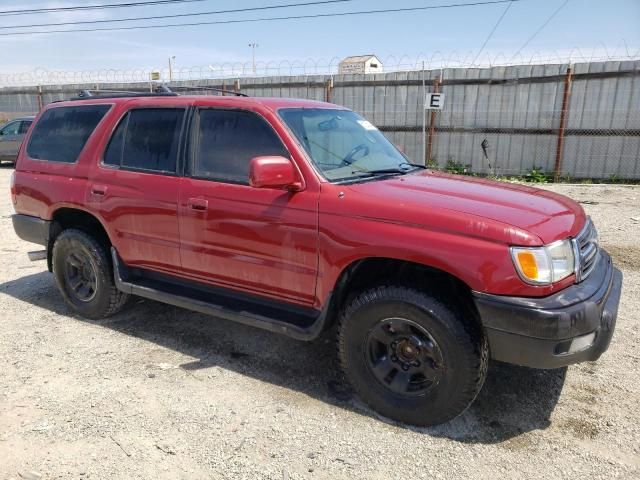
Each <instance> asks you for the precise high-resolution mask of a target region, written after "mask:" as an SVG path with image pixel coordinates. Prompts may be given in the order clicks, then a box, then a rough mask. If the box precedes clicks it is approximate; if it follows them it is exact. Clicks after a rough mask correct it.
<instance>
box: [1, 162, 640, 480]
mask: <svg viewBox="0 0 640 480" xmlns="http://www.w3.org/2000/svg"><path fill="white" fill-rule="evenodd" d="M10 173H11V169H10V168H1V169H0V217H1V218H0V365H1V368H0V479H11V478H13V479H16V480H17V479H20V478H31V479H38V478H44V479H53V478H64V479H67V478H76V479H87V478H94V479H138V478H140V479H205V478H206V479H211V478H215V479H217V478H225V479H226V478H228V479H278V480H287V479H301V478H305V479H307V478H308V479H385V480H386V479H407V478H410V479H422V478H424V479H427V478H428V479H431V478H442V479H452V478H474V479H476V478H506V477H511V478H545V479H549V478H621V479H626V478H628V479H631V478H640V422H639V420H640V376H639V375H638V373H639V371H640V187H623V186H589V185H586V186H568V185H556V186H549V187H546V188H551V189H553V190H555V191H557V192H560V193H563V194H566V195H569V196H571V197H573V198H575V199H576V200H578V201H580V202H581V203H582V204H583V205H584V208H585V209H586V210H587V212H588V213H589V214H590V215H591V216H592V217H593V219H594V221H595V223H596V225H597V226H598V228H599V232H600V238H601V243H602V245H603V246H604V247H605V248H606V249H608V250H609V251H610V252H611V253H612V255H613V257H614V259H615V262H616V263H617V265H618V266H619V267H620V268H621V269H622V270H623V273H624V275H625V280H624V287H623V296H622V304H621V307H620V312H619V318H618V326H617V330H616V333H615V336H614V339H613V343H612V345H611V348H610V349H609V351H608V352H607V353H606V354H605V355H604V356H603V357H602V358H601V359H600V361H598V362H595V363H585V364H581V365H577V366H572V367H570V368H568V369H562V370H553V371H537V370H529V369H525V368H518V367H513V366H508V365H501V364H492V365H491V367H490V371H489V376H488V380H487V382H486V384H485V386H484V388H483V390H482V392H481V394H480V396H479V398H478V399H477V401H476V402H475V403H474V404H473V406H472V407H471V408H470V409H469V410H468V411H467V412H466V413H465V414H463V415H462V416H461V417H459V418H457V419H455V420H454V421H452V422H450V423H448V424H446V425H443V426H439V427H436V428H427V429H417V428H408V427H405V426H401V425H395V424H392V423H389V422H387V421H385V420H383V419H380V418H378V417H377V416H376V415H375V413H373V412H372V411H370V410H369V409H367V408H366V407H365V406H364V405H362V403H361V402H359V401H358V400H357V399H356V398H354V397H353V396H352V394H351V392H350V391H349V389H348V388H346V387H345V386H344V384H343V383H342V382H341V379H340V375H339V373H338V368H337V365H336V361H335V342H334V338H333V337H332V336H331V335H326V336H325V337H324V338H322V339H321V340H319V341H316V342H313V343H302V342H296V341H292V340H289V339H287V338H284V337H281V336H278V335H275V334H271V333H267V332H264V331H260V330H255V329H251V328H248V327H244V326H241V325H237V324H234V323H229V322H226V321H222V320H218V319H213V318H210V317H206V316H204V315H199V314H195V313H190V312H188V311H185V310H180V309H178V308H173V307H170V306H166V305H162V304H159V303H155V302H151V301H143V300H140V301H138V302H136V303H135V304H134V305H133V306H132V308H129V309H128V310H127V311H125V312H123V313H121V314H119V315H117V316H115V317H113V318H111V319H109V320H108V321H102V322H92V321H87V320H84V319H82V318H79V317H77V316H75V315H73V314H72V313H71V312H70V311H69V309H68V308H67V307H66V306H65V304H64V303H63V301H62V299H61V297H60V295H59V294H58V291H57V289H56V287H55V284H54V280H53V277H52V276H51V274H49V273H48V272H46V267H45V265H44V262H36V263H31V262H29V261H28V259H27V255H26V253H27V251H29V250H30V249H37V247H36V246H33V245H29V244H27V243H25V242H22V241H20V240H18V238H17V237H16V236H15V234H14V232H13V228H12V226H11V219H10V215H11V213H12V208H11V204H10V200H9V192H8V184H9V175H10Z"/></svg>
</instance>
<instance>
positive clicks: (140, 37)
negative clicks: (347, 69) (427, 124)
mask: <svg viewBox="0 0 640 480" xmlns="http://www.w3.org/2000/svg"><path fill="white" fill-rule="evenodd" d="M125 1H126V0H87V1H85V2H81V1H79V0H57V1H29V0H26V1H17V0H12V1H0V12H1V11H7V10H14V9H25V8H43V7H64V6H72V5H95V4H107V3H111V4H113V3H124V2H125ZM129 1H131V0H129ZM309 1H313V0H262V1H256V0H236V1H234V2H229V1H224V2H223V1H220V0H202V1H196V2H192V3H183V4H174V5H159V6H144V7H135V8H120V9H110V10H95V11H84V12H65V13H60V12H56V13H48V14H37V15H20V16H2V15H0V33H10V32H15V31H18V30H17V29H13V30H12V29H7V28H6V27H10V26H15V25H24V24H34V23H57V22H73V21H90V20H109V19H116V18H127V17H136V16H138V17H139V16H153V15H171V14H185V13H195V12H207V11H212V10H221V9H230V8H245V7H246V8H250V7H257V6H265V5H282V4H288V3H297V2H309ZM473 1H474V0H426V1H425V0H422V1H420V0H394V1H392V2H391V1H381V0H350V1H345V2H342V3H334V4H325V5H316V6H301V7H292V8H285V9H276V10H268V11H261V12H245V13H235V14H223V15H208V16H199V17H191V18H189V17H186V18H178V19H170V20H154V21H142V22H140V21H139V22H126V23H120V24H119V25H127V26H130V25H141V24H145V25H150V24H162V23H187V22H194V21H209V20H211V21H213V20H235V19H247V18H261V17H274V16H284V15H309V14H317V13H322V14H325V13H329V12H349V11H362V10H377V9H389V8H409V7H418V6H433V5H445V4H453V3H471V2H473ZM564 1H565V0H521V1H519V2H514V3H512V4H511V6H510V7H509V9H508V10H507V11H506V14H505V10H506V8H507V6H508V4H506V3H500V4H492V5H477V6H469V7H464V8H463V7H458V8H446V9H433V10H425V11H413V12H403V13H384V14H373V15H359V16H344V17H333V18H331V17H329V18H315V19H296V20H287V21H285V20H281V21H271V22H255V23H235V24H226V25H203V26H191V27H181V28H162V29H147V30H142V29H133V30H127V31H115V32H82V33H55V34H47V35H44V34H37V35H24V36H15V35H3V36H0V74H7V73H15V72H33V71H35V70H47V71H51V70H69V71H78V70H93V69H134V68H149V67H152V68H162V67H165V68H166V66H167V63H168V58H169V57H175V59H174V60H173V64H174V68H176V69H180V68H183V69H184V68H187V67H191V66H196V65H198V66H207V65H219V64H223V63H229V62H246V63H249V64H250V62H251V61H252V60H251V59H252V49H251V47H249V43H257V44H258V47H257V48H256V49H255V54H256V60H257V62H258V63H259V64H260V62H276V63H277V62H282V61H289V62H293V61H298V62H303V61H305V60H306V59H313V61H314V62H317V63H319V64H328V63H329V62H330V59H332V58H336V59H337V58H342V57H345V56H348V55H358V54H369V53H373V54H376V55H377V56H378V57H379V58H380V59H381V60H383V63H385V64H386V65H387V66H388V63H393V62H396V61H397V62H399V63H403V62H410V61H411V62H413V61H415V60H416V59H419V58H423V59H424V58H427V59H429V58H434V55H435V56H436V57H437V56H438V55H440V56H441V57H445V58H449V59H456V58H460V59H463V58H466V59H467V61H470V60H472V59H473V58H475V56H476V55H477V54H478V52H479V50H480V48H481V46H482V44H483V42H485V40H486V39H487V38H488V36H489V34H490V32H491V30H492V29H493V28H494V26H495V24H496V22H497V21H498V19H499V18H500V17H501V16H502V15H503V14H504V17H503V19H502V21H501V23H500V24H499V25H498V27H497V28H496V30H495V32H494V33H493V35H491V37H490V38H489V41H488V42H487V44H486V46H485V47H484V50H483V51H482V52H481V54H480V56H479V57H478V62H482V63H486V62H487V61H489V59H495V58H506V59H509V58H512V56H513V55H514V54H515V53H516V52H518V51H519V50H522V51H521V55H520V57H521V58H528V57H530V56H531V55H534V54H537V55H538V57H544V56H546V57H549V58H558V59H560V58H566V57H567V56H568V55H569V53H570V52H573V53H572V56H574V57H575V55H576V54H577V50H576V49H579V51H580V52H582V54H583V55H585V56H586V57H591V56H594V57H595V58H601V57H606V56H610V55H616V56H621V55H626V54H627V52H628V53H630V54H632V55H635V56H636V57H640V0H609V1H607V2H603V1H601V0H569V1H568V3H567V4H566V5H565V6H564V7H563V8H562V9H561V10H560V11H559V12H558V13H557V15H555V16H554V17H553V18H552V19H551V20H550V22H549V23H548V24H547V25H546V27H544V28H543V29H542V31H540V32H539V33H538V34H537V35H534V34H535V33H536V31H537V30H538V29H539V28H540V27H541V26H543V24H544V23H545V21H546V20H547V19H548V18H549V17H550V16H551V15H552V14H553V12H554V11H555V10H556V9H558V7H560V6H561V5H562V4H563V3H564ZM109 25H110V24H101V25H97V26H99V27H103V28H104V27H108V26H109ZM91 27H92V26H91V25H90V26H88V27H87V26H83V27H75V26H68V27H55V28H58V29H72V28H91ZM47 28H54V27H44V28H39V29H40V30H42V29H45V30H46V29H47ZM19 30H21V31H28V30H29V29H26V28H22V29H19ZM532 36H534V38H533V39H531V41H530V43H529V44H528V45H526V46H525V42H526V41H527V40H528V39H530V38H531V37H532ZM523 46H524V48H522V47H523ZM401 58H403V59H404V60H400V59H401ZM385 60H388V62H385ZM503 61H504V60H503ZM516 63H520V62H516Z"/></svg>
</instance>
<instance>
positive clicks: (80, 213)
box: [47, 205, 112, 271]
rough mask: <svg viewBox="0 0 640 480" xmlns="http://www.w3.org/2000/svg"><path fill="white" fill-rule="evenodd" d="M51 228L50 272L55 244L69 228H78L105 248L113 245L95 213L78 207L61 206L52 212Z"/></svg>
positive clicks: (48, 260) (48, 253)
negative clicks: (59, 236)
mask: <svg viewBox="0 0 640 480" xmlns="http://www.w3.org/2000/svg"><path fill="white" fill-rule="evenodd" d="M50 218H51V228H50V230H49V243H48V245H47V267H48V269H49V271H52V270H53V267H52V258H51V256H52V252H53V244H54V242H55V240H56V238H57V237H58V235H60V233H62V232H63V231H64V230H66V229H69V228H77V229H78V230H82V231H83V232H85V233H87V234H90V235H92V236H93V237H95V238H96V240H98V241H99V242H100V243H101V244H103V245H104V246H105V247H107V248H110V247H111V245H112V242H111V237H110V236H109V233H108V230H107V228H106V227H105V225H104V222H103V221H102V219H100V218H99V217H98V216H97V215H95V214H94V213H92V212H90V211H88V210H86V209H84V208H79V207H77V206H67V205H64V206H59V207H58V208H56V209H54V210H53V211H52V212H51V216H50Z"/></svg>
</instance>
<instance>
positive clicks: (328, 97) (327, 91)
mask: <svg viewBox="0 0 640 480" xmlns="http://www.w3.org/2000/svg"><path fill="white" fill-rule="evenodd" d="M332 99H333V77H331V78H330V79H329V80H327V81H326V82H324V101H325V102H327V103H331V101H332Z"/></svg>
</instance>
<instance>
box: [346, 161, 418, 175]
mask: <svg viewBox="0 0 640 480" xmlns="http://www.w3.org/2000/svg"><path fill="white" fill-rule="evenodd" d="M407 166H408V167H409V168H403V167H407ZM417 168H422V169H424V168H426V167H425V166H424V165H417V164H413V163H409V162H403V163H400V164H398V165H397V166H395V167H389V168H377V169H372V170H368V169H366V168H361V167H358V169H357V170H353V171H352V172H351V173H352V174H354V175H355V174H357V173H364V174H370V175H372V176H373V175H390V174H394V173H397V174H400V175H404V174H405V173H409V172H412V171H413V170H415V169H417Z"/></svg>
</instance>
